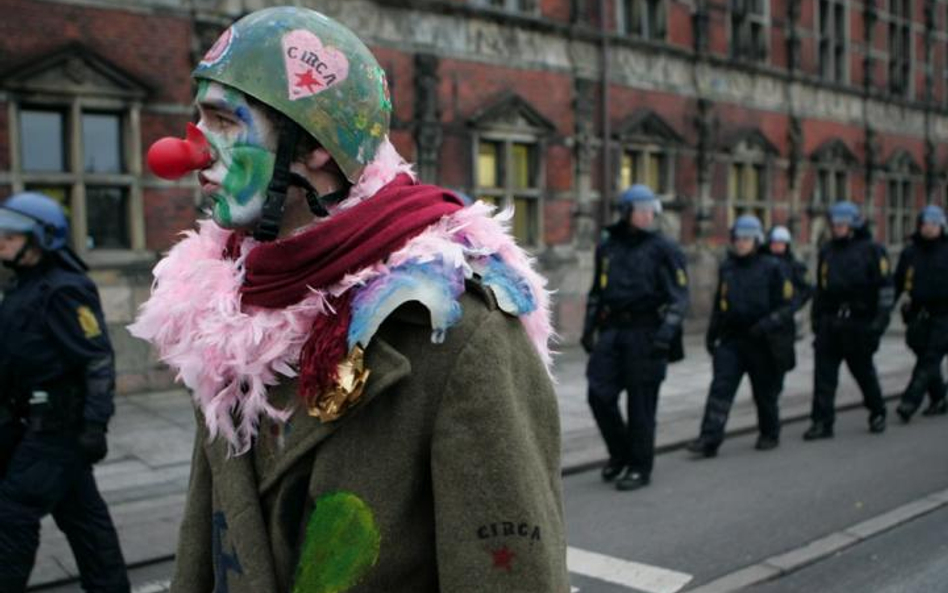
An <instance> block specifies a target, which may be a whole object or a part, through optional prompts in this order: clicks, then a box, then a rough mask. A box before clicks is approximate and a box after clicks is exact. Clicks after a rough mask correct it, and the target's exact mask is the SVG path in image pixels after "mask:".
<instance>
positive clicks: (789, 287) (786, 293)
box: [783, 280, 793, 301]
mask: <svg viewBox="0 0 948 593" xmlns="http://www.w3.org/2000/svg"><path fill="white" fill-rule="evenodd" d="M792 298H793V282H790V281H789V280H784V281H783V300H785V301H789V300H790V299H792Z"/></svg>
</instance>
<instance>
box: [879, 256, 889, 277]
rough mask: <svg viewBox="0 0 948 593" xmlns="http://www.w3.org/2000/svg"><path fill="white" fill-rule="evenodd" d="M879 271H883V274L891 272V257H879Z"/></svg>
mask: <svg viewBox="0 0 948 593" xmlns="http://www.w3.org/2000/svg"><path fill="white" fill-rule="evenodd" d="M879 271H880V272H882V275H883V276H885V275H886V274H888V273H889V258H887V257H880V258H879Z"/></svg>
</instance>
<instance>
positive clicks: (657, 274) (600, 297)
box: [585, 222, 688, 333]
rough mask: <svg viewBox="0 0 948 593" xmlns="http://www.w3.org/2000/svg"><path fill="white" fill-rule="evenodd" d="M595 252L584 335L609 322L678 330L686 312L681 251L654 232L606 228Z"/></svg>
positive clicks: (618, 226) (622, 226) (624, 225)
mask: <svg viewBox="0 0 948 593" xmlns="http://www.w3.org/2000/svg"><path fill="white" fill-rule="evenodd" d="M607 233H608V234H607V236H606V238H605V240H604V241H603V242H602V243H600V244H599V246H598V247H597V249H596V265H595V270H596V271H595V276H594V277H593V284H592V288H591V289H590V290H589V296H588V298H587V301H586V325H585V332H587V333H588V332H591V331H593V330H595V329H596V328H597V327H601V326H603V325H608V324H610V323H613V322H617V323H625V324H626V325H628V324H631V325H663V326H665V328H666V329H665V330H664V331H667V332H670V333H673V332H678V331H680V329H681V323H682V319H683V318H684V315H685V313H686V312H687V310H688V276H687V273H686V271H685V256H684V254H683V253H682V252H681V249H679V247H678V246H677V245H676V244H675V243H674V242H673V241H671V240H669V239H668V238H666V237H665V236H664V235H662V234H661V233H660V232H658V231H643V230H639V229H633V228H632V227H631V226H630V225H629V224H628V223H627V222H620V223H618V224H615V225H613V226H611V227H609V229H608V232H607Z"/></svg>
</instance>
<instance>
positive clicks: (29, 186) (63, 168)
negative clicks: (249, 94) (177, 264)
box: [2, 46, 147, 253]
mask: <svg viewBox="0 0 948 593" xmlns="http://www.w3.org/2000/svg"><path fill="white" fill-rule="evenodd" d="M2 85H3V88H4V89H5V90H7V91H8V93H9V95H8V96H9V99H10V101H9V105H10V107H9V118H10V148H11V149H10V155H11V163H10V165H11V166H10V175H11V181H12V183H11V185H12V187H13V191H23V190H34V191H40V192H43V193H45V194H48V195H49V196H51V197H53V198H55V199H57V200H59V201H60V202H61V203H62V204H63V206H64V208H65V209H66V211H67V214H68V215H69V218H70V226H71V227H72V241H73V248H75V249H76V250H77V251H79V252H83V253H85V252H90V251H102V250H116V249H119V250H124V249H144V247H145V236H144V234H145V232H144V206H143V202H142V189H141V160H142V159H141V141H140V123H139V121H140V112H141V102H142V100H143V99H144V98H145V96H146V94H147V90H146V88H145V87H144V86H143V85H142V84H141V83H139V82H138V81H136V80H134V79H133V78H132V77H130V76H129V75H127V74H125V73H123V72H122V71H120V70H119V69H118V68H116V67H114V66H112V65H110V64H108V63H107V62H106V61H105V60H103V59H102V58H100V57H98V56H96V55H95V54H93V53H91V52H89V51H87V50H85V49H83V48H82V47H79V46H69V47H67V48H65V49H63V50H61V51H59V52H57V53H55V54H53V55H50V56H48V57H46V58H43V59H40V60H36V61H34V62H31V63H30V64H29V65H27V66H25V67H24V68H21V69H19V70H17V71H15V72H13V73H11V74H9V75H8V76H7V77H6V78H5V79H4V80H3V81H2Z"/></svg>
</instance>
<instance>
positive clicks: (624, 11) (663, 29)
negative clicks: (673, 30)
mask: <svg viewBox="0 0 948 593" xmlns="http://www.w3.org/2000/svg"><path fill="white" fill-rule="evenodd" d="M666 2H667V0H618V1H617V2H616V29H617V31H618V32H619V33H620V34H622V35H628V36H630V37H637V38H639V39H644V40H647V41H665V40H666V38H667V36H668V6H667V4H666ZM636 7H638V9H639V12H638V14H639V23H638V27H635V28H633V27H631V26H630V24H631V23H630V21H631V17H632V15H634V14H635V8H636ZM653 11H654V13H655V14H653ZM630 12H631V13H632V15H630V14H629V13H630ZM650 17H651V18H650ZM653 21H654V23H655V25H656V26H655V27H654V29H655V31H652V28H653V27H651V26H650V25H651V24H652V23H653Z"/></svg>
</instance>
